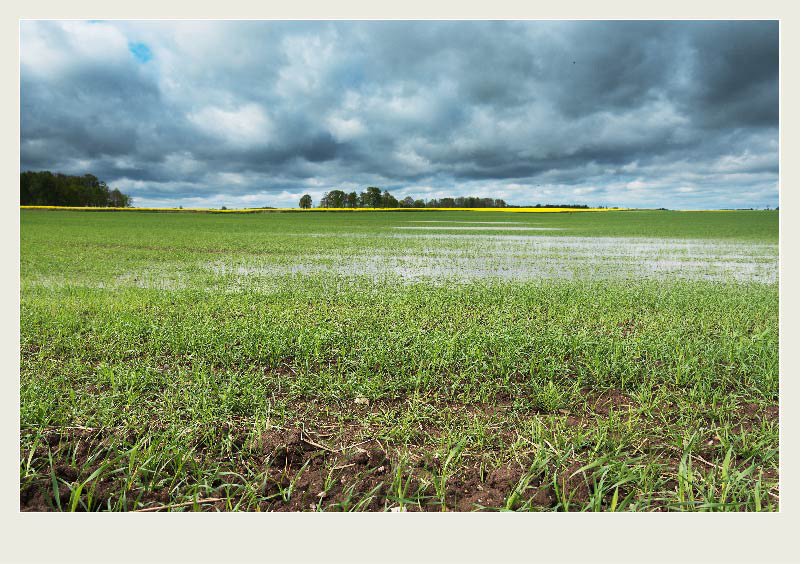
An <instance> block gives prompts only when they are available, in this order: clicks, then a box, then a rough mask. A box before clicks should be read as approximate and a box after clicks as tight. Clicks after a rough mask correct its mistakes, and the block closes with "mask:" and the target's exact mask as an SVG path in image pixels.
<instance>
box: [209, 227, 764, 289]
mask: <svg viewBox="0 0 801 564" xmlns="http://www.w3.org/2000/svg"><path fill="white" fill-rule="evenodd" d="M452 229H453V228H452ZM495 229H498V228H495ZM529 229H534V228H529ZM350 235H353V234H350ZM348 236H349V234H347V233H346V234H341V237H342V238H343V239H347V238H348ZM390 237H391V238H392V239H393V240H396V241H401V242H402V244H401V245H399V246H398V247H399V248H400V249H401V251H396V250H395V249H396V248H398V247H389V248H383V249H382V247H385V246H386V245H385V244H382V243H381V242H377V244H375V245H371V246H370V251H369V252H359V251H358V247H356V246H354V247H353V250H352V251H351V252H342V253H338V254H336V255H335V256H331V255H328V254H326V255H320V254H316V255H310V256H305V257H303V259H302V260H299V261H298V262H293V263H290V264H286V263H274V262H270V261H262V262H259V261H254V260H252V259H242V260H240V261H216V262H212V263H209V264H208V268H210V269H211V270H212V271H213V272H215V273H217V274H219V275H234V276H271V275H283V274H308V275H314V274H321V273H330V274H336V275H341V276H363V275H372V276H382V275H389V276H393V275H394V276H398V277H400V278H402V279H404V280H407V281H415V280H426V279H430V280H437V279H447V280H451V281H467V280H471V279H476V278H499V279H508V280H535V279H541V278H546V279H547V278H563V279H643V278H650V279H661V280H664V279H668V278H678V279H688V280H695V279H705V280H717V281H723V282H726V281H729V282H759V283H764V284H770V283H775V282H777V281H778V248H777V246H776V245H772V244H757V243H732V242H719V241H714V240H704V239H698V240H693V239H689V240H686V239H685V240H681V239H658V238H630V237H618V238H616V237H597V238H590V237H570V236H561V237H550V236H540V237H528V236H514V235H447V234H437V235H433V234H425V235H390ZM410 250H413V251H414V253H413V254H412V253H410V252H409V251H410ZM377 251H381V252H377Z"/></svg>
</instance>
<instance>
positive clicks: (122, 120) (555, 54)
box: [20, 21, 778, 207]
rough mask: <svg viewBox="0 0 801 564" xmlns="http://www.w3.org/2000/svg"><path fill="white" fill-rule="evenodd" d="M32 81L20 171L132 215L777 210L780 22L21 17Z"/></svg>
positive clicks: (25, 81) (25, 71) (25, 65)
mask: <svg viewBox="0 0 801 564" xmlns="http://www.w3.org/2000/svg"><path fill="white" fill-rule="evenodd" d="M130 42H141V43H145V44H146V45H147V46H148V48H149V49H150V50H151V52H152V54H153V58H152V60H150V61H148V62H146V63H140V62H138V61H137V60H136V59H135V58H134V57H133V56H132V55H131V54H130V53H129V52H127V45H128V43H130ZM20 68H21V131H22V134H21V162H20V167H21V169H23V170H26V169H37V170H38V169H50V170H58V171H62V172H71V173H84V172H92V173H94V174H97V175H98V176H100V177H101V178H104V179H105V180H106V181H108V182H109V183H110V184H112V185H119V186H120V187H121V188H125V189H127V190H128V191H129V193H131V194H132V195H133V196H134V198H135V203H137V204H139V205H147V204H148V203H161V204H178V203H182V200H186V201H187V202H188V201H190V200H191V201H192V202H195V203H196V204H199V205H200V204H203V202H206V203H207V204H208V205H216V203H217V202H219V201H221V200H222V199H226V198H227V199H228V200H229V201H230V203H231V204H235V203H236V202H242V203H250V202H253V200H254V199H261V200H260V204H261V205H268V204H276V203H280V204H289V205H291V204H292V202H291V199H292V198H294V197H295V195H297V194H300V193H303V192H309V193H312V194H313V195H317V196H319V194H321V193H322V192H324V191H326V190H330V189H332V188H334V187H348V188H349V189H360V188H363V187H364V186H366V185H368V184H375V185H380V186H382V187H387V188H390V189H393V190H395V191H396V192H398V193H399V194H403V195H424V194H440V193H442V194H456V195H458V194H468V193H471V194H477V195H482V194H485V193H489V194H492V193H500V192H502V193H503V194H504V195H505V196H506V198H507V200H509V201H511V202H514V203H521V204H524V203H536V202H539V201H544V200H547V201H551V202H553V201H565V202H567V201H570V202H580V203H590V204H596V203H604V204H609V205H615V204H617V205H624V206H625V205H638V204H640V203H648V204H652V205H669V206H671V207H682V206H684V207H695V206H697V205H698V204H699V202H700V203H703V204H704V205H708V206H711V207H716V206H724V207H728V206H727V204H729V203H731V202H734V201H736V202H739V203H740V205H760V206H761V205H764V204H770V205H775V204H776V203H778V190H777V184H778V24H777V23H776V22H748V21H733V22H651V21H637V22H122V21H120V22H103V23H97V24H89V23H84V22H35V21H26V22H23V23H22V40H21V66H20ZM631 163H637V164H636V166H633V165H632V164H631ZM732 175H737V176H736V177H735V176H732ZM632 183H634V184H632ZM627 185H631V186H634V187H635V188H631V187H629V188H627V187H626V186H627ZM727 190H728V192H727ZM599 198H602V199H603V200H602V201H601V200H599Z"/></svg>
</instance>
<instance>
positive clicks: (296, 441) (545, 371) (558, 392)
mask: <svg viewBox="0 0 801 564" xmlns="http://www.w3.org/2000/svg"><path fill="white" fill-rule="evenodd" d="M507 218H513V219H514V221H508V220H507ZM20 238H21V256H20V271H21V276H20V437H21V438H20V509H21V510H54V511H59V510H88V511H103V510H112V511H131V510H138V509H145V510H157V509H159V508H163V507H165V506H166V507H175V508H177V509H178V510H182V509H184V508H186V509H189V508H193V509H196V510H218V511H307V510H308V511H312V510H314V511H363V510H370V511H400V510H403V511H476V510H491V511H501V510H517V511H611V510H620V509H625V510H627V511H713V510H714V511H766V510H767V511H776V510H778V508H779V497H780V491H779V424H778V423H779V409H778V405H779V385H778V381H779V354H778V331H779V323H778V310H779V308H778V305H779V303H778V302H779V292H778V276H779V269H778V214H777V213H775V212H709V213H682V212H661V211H628V212H616V211H609V212H604V213H593V212H586V213H547V214H542V213H515V214H514V215H511V214H503V213H479V212H439V211H438V212H431V213H427V212H423V213H415V212H387V213H382V212H359V213H358V214H350V213H336V212H332V213H316V212H314V213H265V214H235V213H232V214H222V215H210V214H191V213H159V214H148V213H143V212H120V213H106V212H97V211H95V212H92V213H85V212H69V211H54V212H47V211H34V210H24V211H23V212H22V214H21V234H20ZM198 499H202V500H204V503H203V504H196V500H198Z"/></svg>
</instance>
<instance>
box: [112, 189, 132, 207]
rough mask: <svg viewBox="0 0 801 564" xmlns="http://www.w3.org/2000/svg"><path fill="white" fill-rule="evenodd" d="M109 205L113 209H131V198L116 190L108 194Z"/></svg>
mask: <svg viewBox="0 0 801 564" xmlns="http://www.w3.org/2000/svg"><path fill="white" fill-rule="evenodd" d="M108 205H109V206H111V207H112V208H130V207H131V197H130V196H127V195H125V194H123V193H122V192H120V191H119V190H117V189H116V188H114V190H112V191H110V192H109V193H108Z"/></svg>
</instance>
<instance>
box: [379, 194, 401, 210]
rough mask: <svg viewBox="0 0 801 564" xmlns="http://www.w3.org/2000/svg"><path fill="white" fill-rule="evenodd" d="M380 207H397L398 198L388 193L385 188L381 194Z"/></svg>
mask: <svg viewBox="0 0 801 564" xmlns="http://www.w3.org/2000/svg"><path fill="white" fill-rule="evenodd" d="M381 207H382V208H397V207H398V199H397V198H396V197H395V196H393V195H392V194H390V193H389V192H388V191H387V190H384V193H383V194H382V195H381Z"/></svg>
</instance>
